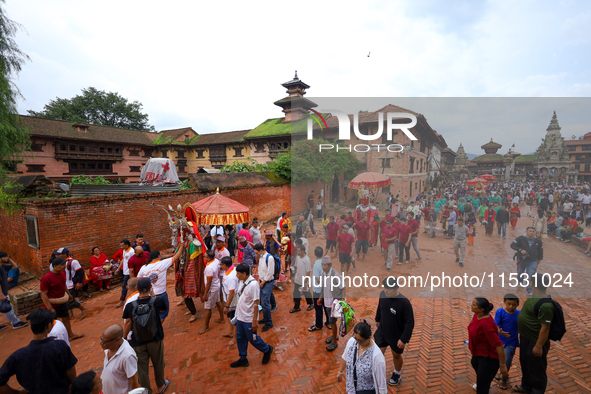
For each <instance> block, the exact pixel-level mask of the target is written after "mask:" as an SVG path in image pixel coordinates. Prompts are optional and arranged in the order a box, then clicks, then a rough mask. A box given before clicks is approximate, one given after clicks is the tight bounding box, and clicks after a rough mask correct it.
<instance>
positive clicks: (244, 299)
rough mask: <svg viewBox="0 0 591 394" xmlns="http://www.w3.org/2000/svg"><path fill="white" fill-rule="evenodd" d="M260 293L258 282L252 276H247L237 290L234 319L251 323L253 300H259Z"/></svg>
mask: <svg viewBox="0 0 591 394" xmlns="http://www.w3.org/2000/svg"><path fill="white" fill-rule="evenodd" d="M252 282H254V284H253V283H252ZM260 294H261V288H260V287H259V284H258V282H257V281H256V280H255V279H254V278H253V277H252V276H249V277H248V279H246V282H245V283H243V284H242V285H241V286H240V289H239V290H238V295H239V297H238V304H237V305H236V319H238V320H240V321H241V322H243V323H252V321H253V317H254V302H255V301H258V300H260V298H261V297H260Z"/></svg>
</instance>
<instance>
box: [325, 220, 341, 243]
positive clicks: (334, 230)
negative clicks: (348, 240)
mask: <svg viewBox="0 0 591 394" xmlns="http://www.w3.org/2000/svg"><path fill="white" fill-rule="evenodd" d="M339 230H340V227H339V225H338V224H337V222H332V223H328V225H327V226H326V239H328V240H329V241H336V240H337V236H338V235H339Z"/></svg>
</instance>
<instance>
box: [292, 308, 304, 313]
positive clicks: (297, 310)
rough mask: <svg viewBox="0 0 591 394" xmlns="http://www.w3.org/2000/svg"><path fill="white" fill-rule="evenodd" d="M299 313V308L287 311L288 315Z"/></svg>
mask: <svg viewBox="0 0 591 394" xmlns="http://www.w3.org/2000/svg"><path fill="white" fill-rule="evenodd" d="M299 311H301V309H300V308H298V309H296V308H293V309H292V310H291V311H289V313H296V312H299Z"/></svg>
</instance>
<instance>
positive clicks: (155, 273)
mask: <svg viewBox="0 0 591 394" xmlns="http://www.w3.org/2000/svg"><path fill="white" fill-rule="evenodd" d="M172 263H173V259H172V257H171V258H168V259H164V260H154V261H152V262H150V263H148V264H146V265H144V266H143V267H142V268H140V272H138V274H137V277H138V278H150V281H151V282H152V290H153V291H154V295H155V296H159V295H161V294H164V293H166V271H167V270H168V268H170V266H171V265H172Z"/></svg>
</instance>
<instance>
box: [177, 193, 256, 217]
mask: <svg viewBox="0 0 591 394" xmlns="http://www.w3.org/2000/svg"><path fill="white" fill-rule="evenodd" d="M184 208H185V216H186V217H187V219H189V220H192V221H194V222H196V223H197V224H199V225H201V224H208V225H226V224H238V223H246V222H249V221H250V213H249V209H248V207H246V206H244V205H242V204H240V203H239V202H238V201H234V200H232V199H231V198H228V197H226V196H222V195H221V194H219V189H218V191H217V192H216V194H214V195H212V196H209V197H207V198H204V199H203V200H200V201H197V202H194V203H192V204H189V203H187V204H185V207H184Z"/></svg>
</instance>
